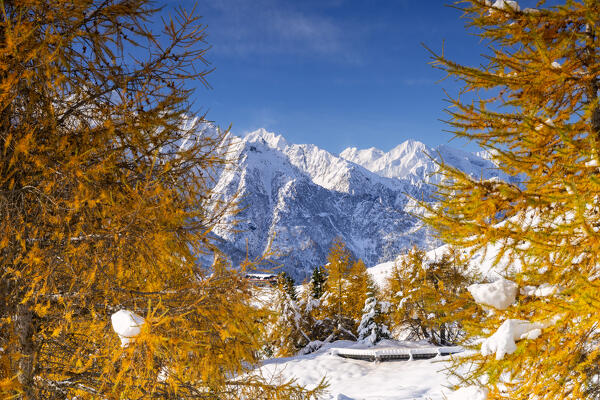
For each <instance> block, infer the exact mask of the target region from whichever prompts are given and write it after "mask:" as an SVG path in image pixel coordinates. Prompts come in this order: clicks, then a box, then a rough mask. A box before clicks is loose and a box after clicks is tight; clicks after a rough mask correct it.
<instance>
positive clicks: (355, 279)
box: [344, 260, 370, 331]
mask: <svg viewBox="0 0 600 400" xmlns="http://www.w3.org/2000/svg"><path fill="white" fill-rule="evenodd" d="M369 282H370V278H369V274H368V273H367V267H366V266H365V263H364V262H363V261H362V260H358V261H356V262H354V263H353V264H352V268H350V271H349V272H348V290H347V293H346V296H345V298H344V300H345V303H346V307H345V309H346V310H348V311H347V315H348V316H349V317H350V318H352V319H353V320H354V321H355V327H354V328H353V331H356V329H357V328H358V324H360V321H361V318H362V315H363V308H364V305H365V300H366V299H367V294H368V291H369Z"/></svg>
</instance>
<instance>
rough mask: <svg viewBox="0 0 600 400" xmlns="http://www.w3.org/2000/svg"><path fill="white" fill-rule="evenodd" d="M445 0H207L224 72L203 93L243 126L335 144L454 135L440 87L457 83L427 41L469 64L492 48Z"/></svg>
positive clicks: (203, 0)
mask: <svg viewBox="0 0 600 400" xmlns="http://www.w3.org/2000/svg"><path fill="white" fill-rule="evenodd" d="M183 3H184V4H185V6H186V7H187V6H188V5H191V4H192V2H191V1H190V2H188V1H184V2H183ZM446 3H447V2H446V1H442V0H388V1H384V0H372V1H367V0H362V1H360V0H303V1H299V0H295V1H292V0H200V1H199V2H198V12H199V14H200V15H203V19H202V21H203V23H204V24H206V25H207V32H208V38H207V41H208V43H209V44H210V45H211V46H212V49H211V50H210V51H209V52H208V54H207V59H208V60H209V61H210V62H211V66H212V67H214V68H215V71H214V72H213V73H212V74H210V75H209V76H208V81H209V83H210V84H211V86H212V89H210V90H208V89H204V88H201V87H199V88H198V90H197V91H196V93H195V101H196V104H197V105H199V106H202V107H203V110H204V111H207V112H208V118H209V119H211V120H214V121H215V122H216V123H217V124H219V125H220V126H227V125H229V124H232V126H233V128H232V131H233V132H234V133H236V134H240V135H241V134H244V133H246V132H249V131H252V130H255V129H258V128H261V127H263V128H266V129H267V130H270V131H274V132H277V133H281V134H283V135H284V136H285V137H286V138H287V139H288V140H289V141H291V142H293V143H314V144H316V145H318V146H319V147H322V148H324V149H326V150H329V151H331V152H333V153H338V152H340V151H341V150H343V149H344V148H346V147H349V146H354V147H358V148H367V147H372V146H374V147H378V148H381V149H383V150H389V149H391V148H392V147H394V146H396V145H397V144H399V143H401V142H403V141H404V140H406V139H409V138H413V139H417V140H420V141H422V142H424V143H426V144H428V145H437V144H442V143H448V141H449V140H450V139H451V138H452V135H451V134H450V133H445V132H443V129H444V128H445V126H444V124H443V123H442V122H440V121H439V119H442V118H445V114H444V112H443V109H444V107H446V103H445V101H444V98H445V95H444V91H443V90H444V89H446V90H448V91H449V92H450V93H452V94H456V93H457V91H458V88H459V86H458V84H457V83H456V82H454V81H452V80H445V81H443V82H438V81H439V80H440V79H441V78H443V73H442V72H441V71H439V70H435V69H433V68H432V67H431V66H430V65H429V64H428V63H429V61H430V58H429V54H428V52H427V50H426V49H425V48H424V47H423V46H422V44H421V43H424V44H426V45H427V46H428V47H430V48H431V49H433V50H435V51H441V50H442V48H444V49H445V50H444V51H445V53H446V54H447V55H448V56H449V57H451V58H452V59H455V60H458V61H460V62H463V63H468V64H471V65H477V64H479V63H480V62H481V61H482V59H481V57H480V54H481V53H482V52H484V51H485V48H484V46H483V45H482V44H481V43H480V42H479V38H477V37H475V36H473V35H472V34H473V32H470V33H469V32H468V31H466V30H465V28H464V24H465V20H464V19H461V18H460V15H461V13H460V12H459V11H458V10H456V9H453V8H450V7H447V6H445V4H446ZM450 143H451V145H453V146H455V147H464V146H466V149H469V150H477V147H476V145H475V144H473V143H471V144H467V143H465V142H461V141H456V140H453V141H452V142H450Z"/></svg>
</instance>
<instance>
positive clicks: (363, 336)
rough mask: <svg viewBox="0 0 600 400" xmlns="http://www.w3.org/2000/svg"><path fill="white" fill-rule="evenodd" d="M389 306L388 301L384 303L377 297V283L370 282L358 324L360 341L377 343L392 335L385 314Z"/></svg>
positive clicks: (371, 343)
mask: <svg viewBox="0 0 600 400" xmlns="http://www.w3.org/2000/svg"><path fill="white" fill-rule="evenodd" d="M387 306H388V304H387V303H384V304H382V303H381V302H380V301H379V300H378V299H377V291H376V289H375V285H374V283H373V282H370V284H369V289H368V292H367V298H366V300H365V306H364V308H363V310H362V317H361V320H360V325H359V326H358V340H359V341H362V342H366V343H368V344H370V345H375V344H376V343H377V342H379V341H380V340H381V339H388V338H389V337H390V332H389V330H388V327H387V325H386V324H385V315H384V312H387Z"/></svg>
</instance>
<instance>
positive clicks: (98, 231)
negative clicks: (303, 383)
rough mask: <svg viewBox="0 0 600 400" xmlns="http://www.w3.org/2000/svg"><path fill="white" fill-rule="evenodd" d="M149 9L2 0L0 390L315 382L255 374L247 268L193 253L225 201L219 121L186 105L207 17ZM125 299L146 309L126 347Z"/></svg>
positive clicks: (111, 394)
mask: <svg viewBox="0 0 600 400" xmlns="http://www.w3.org/2000/svg"><path fill="white" fill-rule="evenodd" d="M159 11H160V10H158V9H156V8H154V7H153V6H152V4H151V3H150V2H149V1H147V0H97V1H95V0H73V1H63V0H27V1H21V0H5V1H2V2H0V348H2V350H0V397H2V398H3V399H26V400H33V399H65V398H73V399H74V398H78V399H92V398H94V399H117V398H118V399H123V398H129V399H133V398H137V399H142V398H177V399H184V398H219V399H224V398H231V399H238V398H244V397H245V398H287V397H290V396H296V397H297V398H298V397H299V396H310V395H311V393H306V392H303V391H302V390H301V389H300V388H297V387H296V386H294V385H291V384H289V385H288V384H284V385H282V386H271V385H268V384H266V383H264V382H263V381H262V380H260V379H258V378H256V377H253V376H252V374H249V373H248V368H247V366H250V365H253V364H254V363H255V361H256V356H255V354H256V353H255V350H256V349H257V348H258V347H259V346H260V338H259V333H260V329H259V326H258V321H260V320H261V318H262V311H260V310H258V309H256V308H255V307H252V306H251V305H250V298H251V295H252V293H251V290H250V288H249V287H248V286H247V285H248V283H247V282H246V281H245V280H244V279H243V278H242V277H241V276H240V274H239V273H237V272H233V271H232V270H231V268H229V267H228V266H227V265H225V264H223V262H221V261H218V260H219V258H218V257H217V258H216V260H217V262H216V263H215V265H214V266H213V267H212V268H210V267H211V266H210V265H208V266H204V267H202V266H201V265H200V264H199V263H198V261H197V260H198V258H199V256H201V255H210V254H211V253H213V252H216V250H215V249H214V246H212V245H211V241H210V232H211V229H212V227H213V226H214V225H215V224H216V223H217V222H219V221H220V220H221V217H222V216H223V215H224V214H225V213H226V212H228V211H229V210H230V208H231V204H230V203H222V202H220V201H219V200H218V195H217V194H215V193H213V191H212V188H213V186H214V183H213V178H214V176H215V174H216V172H217V171H218V170H219V168H221V167H222V166H223V165H224V163H225V159H226V157H225V153H226V149H225V147H226V141H225V133H224V132H219V131H218V130H216V131H214V132H212V131H210V130H209V131H206V130H205V127H206V125H205V121H204V119H203V118H201V117H198V118H192V116H193V115H202V114H198V110H195V109H194V108H193V107H192V105H191V101H190V95H191V93H192V90H191V89H190V87H189V83H190V82H192V81H196V82H201V83H202V82H205V80H204V79H205V75H206V73H207V72H208V71H207V70H206V69H205V65H206V61H205V59H204V55H205V52H206V50H207V48H208V46H207V45H206V44H205V42H204V38H205V32H204V26H202V25H200V24H199V21H198V17H197V16H196V15H195V14H194V13H190V12H188V11H186V10H183V9H178V10H177V11H176V12H175V14H174V15H173V17H172V18H168V17H165V19H163V20H162V23H157V21H159V20H160V18H159V15H160V14H159ZM210 270H212V273H211V274H209V273H208V272H209V271H210ZM120 310H128V312H131V313H135V314H137V317H136V321H139V320H140V318H141V321H143V324H138V325H137V326H136V327H135V329H136V330H137V331H138V332H137V333H136V337H135V338H124V340H125V342H124V343H125V344H126V345H123V346H121V343H120V341H119V337H118V336H117V335H116V334H115V332H113V330H112V328H111V315H113V314H114V313H116V312H117V311H120ZM135 314H128V315H135Z"/></svg>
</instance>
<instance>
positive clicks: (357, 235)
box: [213, 129, 491, 280]
mask: <svg viewBox="0 0 600 400" xmlns="http://www.w3.org/2000/svg"><path fill="white" fill-rule="evenodd" d="M423 150H425V151H428V149H427V148H426V147H425V145H423V144H422V143H419V142H416V141H408V142H405V143H403V144H401V145H400V146H398V147H397V148H396V149H394V150H393V151H391V152H389V153H383V152H381V151H376V149H373V151H372V152H371V153H372V154H371V155H370V156H369V157H370V158H368V157H367V156H366V155H365V154H367V153H365V152H368V151H366V150H356V149H354V150H351V149H348V150H346V151H344V152H343V153H342V155H341V156H339V157H338V156H336V155H334V154H332V153H329V152H327V151H325V150H323V149H320V148H318V147H317V146H315V145H312V144H292V143H289V142H287V141H286V140H285V138H283V137H282V136H281V135H276V134H274V133H271V132H267V131H265V130H264V129H260V130H258V131H255V132H252V133H250V134H248V135H247V136H246V137H244V138H232V146H231V148H230V151H229V157H231V160H232V164H233V167H231V168H228V169H226V170H224V171H222V172H221V174H220V176H219V177H218V180H217V183H216V190H217V191H218V192H220V193H221V194H222V196H223V198H224V199H229V198H233V197H234V196H236V195H238V196H239V199H240V205H241V206H242V207H243V211H242V212H241V213H240V214H238V215H237V216H236V218H237V220H238V221H239V225H238V226H237V228H238V230H236V231H231V230H228V229H225V226H226V224H224V225H223V226H222V227H217V228H216V229H215V230H214V232H213V233H214V234H215V235H216V236H217V239H218V241H219V243H220V247H221V248H222V249H223V250H224V251H225V253H227V254H228V255H229V256H230V257H231V258H232V260H233V261H234V263H237V262H239V261H240V260H241V259H242V258H243V257H245V255H246V251H247V252H248V253H249V255H250V256H251V257H256V256H258V255H260V254H263V253H264V252H265V251H266V249H267V243H268V242H269V240H270V239H271V238H273V249H274V250H275V251H277V253H278V256H277V257H275V259H276V261H277V262H279V263H281V264H282V265H283V269H284V270H286V271H288V272H289V273H290V274H291V275H292V276H293V277H294V278H296V279H297V280H303V279H304V278H305V277H307V276H308V275H309V274H310V273H311V272H312V269H313V268H314V267H315V266H316V265H323V263H324V262H325V259H326V255H327V253H328V249H329V246H330V244H331V242H332V240H333V239H334V238H335V237H337V236H340V237H342V239H343V240H344V241H345V242H346V244H347V246H348V247H349V248H350V250H351V251H352V252H353V253H354V255H355V256H356V257H357V258H361V259H362V260H363V261H364V262H365V263H366V264H367V265H368V266H370V265H375V264H378V263H381V262H386V261H391V260H393V259H394V258H395V257H396V256H397V255H398V254H400V253H402V252H403V251H404V250H405V249H407V248H410V247H411V246H413V245H418V246H421V247H424V248H433V247H435V246H437V245H439V243H437V242H436V241H434V240H432V239H431V235H430V234H429V232H428V230H427V229H426V228H424V227H422V224H421V223H420V221H419V220H418V219H417V218H416V217H415V216H414V215H412V214H411V213H414V212H415V208H414V201H412V200H411V199H410V197H414V198H418V199H424V200H427V199H429V198H431V195H432V193H433V190H434V188H433V186H432V185H430V184H429V182H431V179H433V178H431V177H429V175H428V174H430V173H431V172H433V171H435V168H436V165H435V163H434V162H433V161H432V160H431V159H429V158H428V157H427V156H426V155H425V154H424V152H423ZM439 150H440V154H443V157H444V158H448V159H449V160H451V162H452V163H453V165H457V166H460V167H461V168H463V169H465V170H467V171H468V172H469V173H473V174H481V173H482V171H484V170H486V168H487V167H490V166H491V163H490V162H489V161H487V160H484V159H483V158H480V157H478V156H476V155H474V154H471V153H464V152H461V151H459V150H455V149H451V148H448V147H444V146H440V147H439ZM367 158H368V160H371V161H368V160H367ZM365 160H367V161H368V162H367V161H365ZM482 166H483V167H482ZM478 168H479V169H478ZM482 168H483V169H482ZM486 171H487V170H486ZM486 173H487V172H486ZM416 212H417V213H418V210H416Z"/></svg>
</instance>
